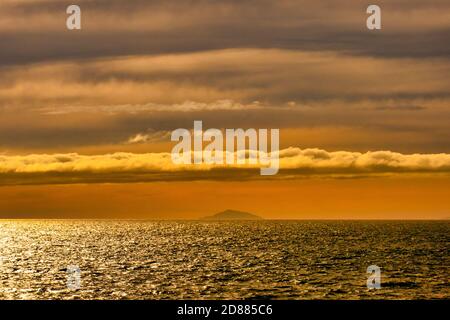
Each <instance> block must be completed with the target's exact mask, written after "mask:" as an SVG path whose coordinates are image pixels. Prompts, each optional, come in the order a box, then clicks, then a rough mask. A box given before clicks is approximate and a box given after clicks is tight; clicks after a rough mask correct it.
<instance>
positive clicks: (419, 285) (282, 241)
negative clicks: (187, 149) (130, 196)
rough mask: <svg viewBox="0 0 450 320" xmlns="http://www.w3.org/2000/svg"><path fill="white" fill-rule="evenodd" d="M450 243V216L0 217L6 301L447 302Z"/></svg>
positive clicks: (0, 291)
mask: <svg viewBox="0 0 450 320" xmlns="http://www.w3.org/2000/svg"><path fill="white" fill-rule="evenodd" d="M449 244H450V223H449V221H448V220H445V221H291V220H289V221H277V220H263V221H221V222H215V221H144V220H132V221H128V220H0V299H352V300H353V299H449V298H450V286H449V274H450V269H449V249H450V246H449ZM369 266H376V267H378V268H379V270H380V278H379V280H380V288H379V289H376V288H368V286H367V280H368V278H369V276H371V274H370V273H368V272H367V268H368V267H369Z"/></svg>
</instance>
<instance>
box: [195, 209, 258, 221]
mask: <svg viewBox="0 0 450 320" xmlns="http://www.w3.org/2000/svg"><path fill="white" fill-rule="evenodd" d="M262 219H263V218H261V217H259V216H257V215H255V214H252V213H248V212H243V211H237V210H230V209H228V210H225V211H222V212H219V213H216V214H214V215H212V216H207V217H203V218H202V220H262Z"/></svg>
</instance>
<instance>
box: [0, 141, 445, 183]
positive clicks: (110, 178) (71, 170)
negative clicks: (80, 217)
mask: <svg viewBox="0 0 450 320" xmlns="http://www.w3.org/2000/svg"><path fill="white" fill-rule="evenodd" d="M279 157H280V173H279V174H278V175H277V176H274V177H272V178H280V177H281V178H295V177H296V176H310V175H316V174H318V175H322V174H323V175H326V176H330V177H333V176H334V175H340V176H346V175H348V176H351V177H358V176H361V177H364V176H366V175H371V174H385V173H396V174H400V173H450V154H445V153H442V154H401V153H396V152H392V151H374V152H366V153H359V152H348V151H336V152H328V151H325V150H320V149H299V148H292V147H291V148H287V149H283V150H281V151H279ZM258 168H259V166H258V165H175V164H173V163H172V160H171V154H170V153H146V154H134V153H114V154H105V155H91V156H88V155H79V154H76V153H70V154H52V155H50V154H32V155H25V156H8V155H2V156H0V175H1V176H2V178H3V179H2V181H4V182H3V184H8V185H9V184H45V183H69V184H70V183H89V182H144V181H160V180H167V181H169V180H170V181H184V180H203V179H208V180H219V181H220V180H223V179H228V180H254V179H255V180H256V179H261V178H262V177H261V176H260V175H259V170H257V169H258Z"/></svg>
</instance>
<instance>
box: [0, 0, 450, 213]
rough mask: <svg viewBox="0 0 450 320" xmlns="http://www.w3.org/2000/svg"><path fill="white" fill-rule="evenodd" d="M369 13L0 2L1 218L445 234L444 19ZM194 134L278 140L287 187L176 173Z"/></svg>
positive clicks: (247, 169) (121, 1) (287, 3)
mask: <svg viewBox="0 0 450 320" xmlns="http://www.w3.org/2000/svg"><path fill="white" fill-rule="evenodd" d="M70 4H77V5H79V6H80V8H81V12H82V29H81V30H67V28H66V23H65V22H66V18H67V17H68V15H67V14H66V8H67V6H69V5H70ZM369 4H372V3H368V2H365V1H359V0H351V1H345V2H344V1H338V0H327V1H312V0H307V1H302V0H295V1H293V0H292V1H291V0H277V1H268V0H258V1H256V0H239V1H238V0H220V1H206V0H189V1H188V0H177V1H162V0H156V1H144V0H126V1H125V0H95V1H94V0H77V1H76V3H72V2H70V3H69V2H67V1H64V0H2V1H1V2H0V218H148V219H185V218H198V217H201V216H204V215H210V214H213V213H215V212H218V211H221V210H225V209H236V210H245V211H250V212H253V213H255V214H259V215H261V216H263V217H265V218H271V219H443V218H448V217H450V200H449V199H450V197H449V196H448V195H449V194H450V179H449V177H450V130H449V119H450V42H449V41H448V39H450V3H449V2H448V1H447V0H430V1H419V0H408V1H407V0H395V1H392V0H391V1H383V0H380V1H376V4H377V5H379V6H380V7H381V10H382V11H381V12H382V29H381V30H368V29H367V28H366V19H367V17H368V14H366V8H367V6H368V5H369ZM194 120H202V121H203V127H204V128H219V129H225V128H244V129H247V128H256V129H258V128H267V129H271V128H277V129H280V166H281V167H280V171H279V173H278V174H277V175H275V176H270V177H262V176H261V175H259V170H255V168H254V167H251V166H234V165H229V166H177V165H175V164H173V163H172V162H171V158H170V151H171V149H172V148H173V146H174V145H175V143H174V142H172V141H170V134H171V132H172V131H173V130H175V129H177V128H187V129H192V127H193V122H194Z"/></svg>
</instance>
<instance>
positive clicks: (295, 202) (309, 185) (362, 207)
mask: <svg viewBox="0 0 450 320" xmlns="http://www.w3.org/2000/svg"><path fill="white" fill-rule="evenodd" d="M449 194H450V179H448V176H447V177H440V178H439V177H438V178H425V177H404V178H383V179H380V178H365V179H304V180H295V181H252V182H205V181H203V182H158V183H136V184H95V185H91V184H85V185H51V186H11V187H0V212H1V215H0V216H1V217H4V218H25V217H35V218H111V217H112V218H144V219H154V218H155V219H180V218H181V219H184V218H198V217H202V216H205V215H210V214H212V213H216V212H218V211H221V210H225V209H228V208H231V209H236V210H244V211H250V212H253V213H256V214H259V215H261V216H263V217H265V218H269V219H442V218H448V217H449V210H448V208H449V207H450V197H449V196H448V195H449Z"/></svg>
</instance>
